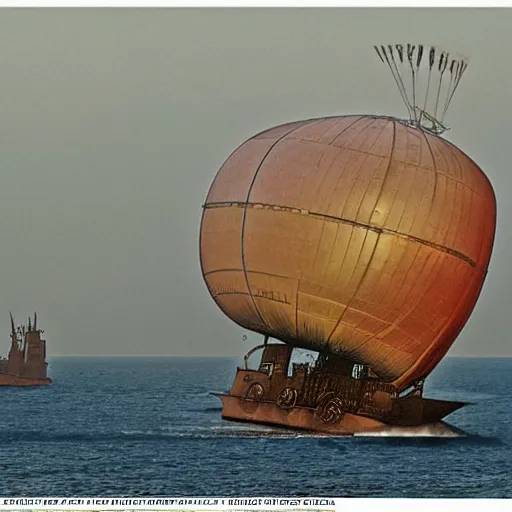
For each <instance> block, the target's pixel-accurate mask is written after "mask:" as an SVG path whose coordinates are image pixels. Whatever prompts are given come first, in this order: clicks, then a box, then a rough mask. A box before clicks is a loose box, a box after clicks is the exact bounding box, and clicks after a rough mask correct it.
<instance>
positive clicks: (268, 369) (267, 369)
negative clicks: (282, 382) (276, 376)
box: [260, 363, 274, 377]
mask: <svg viewBox="0 0 512 512" xmlns="http://www.w3.org/2000/svg"><path fill="white" fill-rule="evenodd" d="M260 372H263V373H266V374H267V375H268V376H269V377H272V374H273V373H274V363H263V364H262V365H261V366H260Z"/></svg>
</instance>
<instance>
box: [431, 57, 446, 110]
mask: <svg viewBox="0 0 512 512" xmlns="http://www.w3.org/2000/svg"><path fill="white" fill-rule="evenodd" d="M447 64H448V54H447V53H446V52H443V53H441V57H440V58H439V68H438V69H439V73H440V75H439V87H438V89H437V99H436V108H435V111H434V118H436V119H437V109H438V108H439V95H440V94H441V87H442V84H443V75H444V72H445V70H446V65H447ZM443 65H444V66H443Z"/></svg>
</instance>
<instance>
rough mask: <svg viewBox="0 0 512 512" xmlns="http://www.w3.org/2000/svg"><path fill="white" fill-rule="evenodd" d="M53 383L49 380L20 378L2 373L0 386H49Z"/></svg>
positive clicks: (0, 374)
mask: <svg viewBox="0 0 512 512" xmlns="http://www.w3.org/2000/svg"><path fill="white" fill-rule="evenodd" d="M51 383H52V380H51V379H49V378H48V377H47V378H43V379H31V378H28V377H19V376H18V375H12V374H9V373H0V386H15V387H25V386H47V385H49V384H51Z"/></svg>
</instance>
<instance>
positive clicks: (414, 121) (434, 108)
mask: <svg viewBox="0 0 512 512" xmlns="http://www.w3.org/2000/svg"><path fill="white" fill-rule="evenodd" d="M374 48H375V51H376V52H377V55H378V56H379V58H380V60H381V61H382V62H383V63H384V64H386V65H387V66H388V68H389V69H390V71H391V74H392V75H393V78H394V79H395V82H396V85H397V86H398V90H399V91H400V95H401V96H402V99H403V100H404V103H405V106H406V107H407V111H408V112H409V123H410V124H411V125H414V126H417V127H418V128H422V129H424V130H427V131H428V132H430V133H433V134H435V135H440V134H441V133H443V132H445V131H446V130H448V129H449V128H447V127H446V126H445V125H444V124H443V123H444V117H445V115H446V111H447V110H448V107H449V106H450V103H451V101H452V98H453V95H454V94H455V91H456V89H457V87H458V86H459V83H460V80H461V78H462V75H463V74H464V71H466V68H467V67H468V61H467V59H465V58H464V57H458V56H455V57H450V54H449V53H448V52H446V51H444V50H441V49H439V48H436V47H434V46H430V47H427V46H424V45H422V44H418V45H413V44H409V43H408V44H405V45H404V44H395V45H392V44H388V45H380V46H374Z"/></svg>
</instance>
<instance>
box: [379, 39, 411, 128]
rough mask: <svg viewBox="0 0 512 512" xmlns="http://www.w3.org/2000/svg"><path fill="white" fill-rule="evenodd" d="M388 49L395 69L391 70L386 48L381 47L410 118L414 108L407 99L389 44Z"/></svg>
mask: <svg viewBox="0 0 512 512" xmlns="http://www.w3.org/2000/svg"><path fill="white" fill-rule="evenodd" d="M389 49H390V53H391V60H392V61H393V65H394V69H395V71H393V66H392V65H391V62H390V61H389V59H388V57H387V54H386V50H385V48H384V46H383V47H382V50H383V52H384V55H385V56H386V60H387V62H388V65H389V69H390V70H391V72H392V73H393V76H394V77H395V82H396V84H397V86H398V89H399V90H400V93H401V94H402V99H403V100H404V102H405V106H406V107H407V111H408V112H409V116H411V118H412V117H413V111H414V109H413V108H412V106H411V102H410V101H409V96H408V95H407V89H406V87H405V85H404V82H403V80H402V75H401V74H400V71H399V69H398V66H397V64H396V61H395V58H394V55H393V52H392V51H391V50H392V49H393V48H392V46H391V45H389ZM395 72H396V75H397V77H398V78H397V77H396V76H395Z"/></svg>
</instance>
